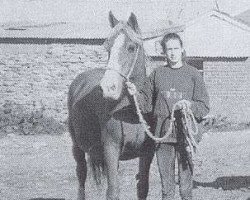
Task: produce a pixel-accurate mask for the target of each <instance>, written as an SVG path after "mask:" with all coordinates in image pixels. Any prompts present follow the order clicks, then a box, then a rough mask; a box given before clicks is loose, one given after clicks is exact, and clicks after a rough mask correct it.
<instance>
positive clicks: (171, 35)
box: [161, 33, 183, 53]
mask: <svg viewBox="0 0 250 200" xmlns="http://www.w3.org/2000/svg"><path fill="white" fill-rule="evenodd" d="M171 39H174V40H179V42H180V45H181V47H183V42H182V39H181V37H180V36H179V35H178V34H177V33H168V34H166V35H165V36H164V37H163V38H162V40H161V47H162V50H163V53H166V42H167V41H169V40H171Z"/></svg>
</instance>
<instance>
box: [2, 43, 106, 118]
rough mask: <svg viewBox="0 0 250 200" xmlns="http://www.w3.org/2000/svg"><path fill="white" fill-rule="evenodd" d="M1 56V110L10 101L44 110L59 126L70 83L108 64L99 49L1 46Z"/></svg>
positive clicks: (64, 114)
mask: <svg viewBox="0 0 250 200" xmlns="http://www.w3.org/2000/svg"><path fill="white" fill-rule="evenodd" d="M0 52H1V53H0V55H1V57H0V67H1V71H0V80H1V82H0V85H1V87H0V95H1V98H0V106H2V105H3V104H4V103H6V102H9V101H11V102H15V103H17V104H20V105H23V106H24V107H25V108H27V109H29V110H36V109H39V108H41V107H42V106H44V107H45V109H46V110H45V114H46V115H47V116H53V117H55V118H56V119H57V120H58V121H61V122H62V121H65V120H66V118H67V107H66V101H67V92H68V86H69V84H70V83H71V81H72V80H73V79H74V77H75V76H76V75H78V74H79V73H81V72H83V71H85V70H88V69H90V68H93V67H98V66H104V65H105V63H106V60H107V54H106V52H105V50H104V48H103V47H102V46H87V45H69V44H67V45H61V44H56V45H55V44H53V45H10V44H7V45H5V44H0Z"/></svg>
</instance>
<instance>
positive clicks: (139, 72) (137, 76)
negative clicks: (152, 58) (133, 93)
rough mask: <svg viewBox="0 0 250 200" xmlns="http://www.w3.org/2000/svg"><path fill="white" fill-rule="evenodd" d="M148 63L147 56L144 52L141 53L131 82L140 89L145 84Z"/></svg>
mask: <svg viewBox="0 0 250 200" xmlns="http://www.w3.org/2000/svg"><path fill="white" fill-rule="evenodd" d="M145 63H146V61H145V55H144V52H142V53H141V56H140V57H139V58H138V61H137V62H136V65H137V66H136V67H135V70H134V73H133V74H132V76H131V79H132V80H131V81H132V82H134V84H135V85H136V86H137V87H138V89H139V88H141V87H142V85H143V83H144V82H145V79H146V64H145Z"/></svg>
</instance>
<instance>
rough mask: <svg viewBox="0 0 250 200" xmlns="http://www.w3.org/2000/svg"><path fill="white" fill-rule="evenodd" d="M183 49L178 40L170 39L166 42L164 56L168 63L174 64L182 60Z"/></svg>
mask: <svg viewBox="0 0 250 200" xmlns="http://www.w3.org/2000/svg"><path fill="white" fill-rule="evenodd" d="M182 53H183V48H182V47H181V44H180V41H179V40H178V39H170V40H168V41H167V42H166V54H167V58H168V61H169V62H171V63H172V64H175V63H177V62H179V61H181V59H182Z"/></svg>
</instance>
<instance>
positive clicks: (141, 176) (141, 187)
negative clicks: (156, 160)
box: [136, 147, 154, 200]
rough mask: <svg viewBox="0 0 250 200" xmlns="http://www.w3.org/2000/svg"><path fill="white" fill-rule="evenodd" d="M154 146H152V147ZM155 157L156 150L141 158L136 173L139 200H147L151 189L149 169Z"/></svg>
mask: <svg viewBox="0 0 250 200" xmlns="http://www.w3.org/2000/svg"><path fill="white" fill-rule="evenodd" d="M151 148H152V147H151ZM153 157H154V151H153V149H152V152H150V153H149V154H148V155H147V156H144V157H140V159H139V172H138V174H137V175H136V179H137V180H138V182H137V198H138V200H146V199H147V196H148V189H149V169H150V165H151V163H152V160H153Z"/></svg>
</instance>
